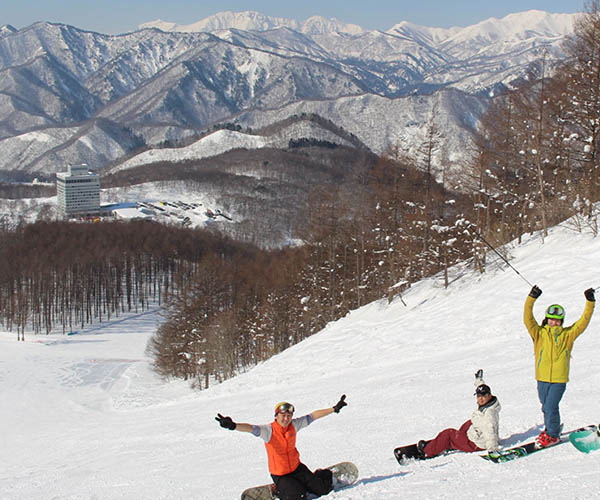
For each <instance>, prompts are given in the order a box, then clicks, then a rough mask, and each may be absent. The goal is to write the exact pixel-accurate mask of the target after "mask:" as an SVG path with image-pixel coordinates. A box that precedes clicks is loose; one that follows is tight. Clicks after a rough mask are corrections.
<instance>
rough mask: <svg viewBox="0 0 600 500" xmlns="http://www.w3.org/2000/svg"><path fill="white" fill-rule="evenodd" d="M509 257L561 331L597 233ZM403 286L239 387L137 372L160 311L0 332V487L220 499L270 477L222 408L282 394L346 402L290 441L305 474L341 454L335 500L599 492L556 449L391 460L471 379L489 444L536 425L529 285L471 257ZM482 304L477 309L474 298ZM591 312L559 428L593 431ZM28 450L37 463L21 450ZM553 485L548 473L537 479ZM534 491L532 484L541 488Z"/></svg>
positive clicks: (599, 247)
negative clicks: (501, 458) (496, 425)
mask: <svg viewBox="0 0 600 500" xmlns="http://www.w3.org/2000/svg"><path fill="white" fill-rule="evenodd" d="M509 254H510V258H511V264H512V265H513V266H514V267H515V268H516V269H518V270H519V271H520V273H521V274H522V276H523V277H525V278H526V279H527V280H529V281H530V282H531V283H536V284H538V285H539V286H540V287H541V289H542V290H543V294H542V296H541V297H540V298H539V299H538V300H537V302H536V305H535V307H534V314H535V315H536V317H537V318H538V320H540V319H541V316H542V315H543V311H544V308H545V307H546V306H547V305H548V304H550V303H554V302H559V303H560V304H562V305H563V306H564V307H565V308H566V311H567V319H566V321H567V323H568V324H570V323H571V322H573V321H575V320H576V319H577V318H578V317H579V315H580V314H581V312H582V311H583V307H584V300H585V299H584V296H583V290H585V289H586V288H589V287H598V286H599V285H600V282H599V280H600V278H599V277H598V275H597V274H595V273H594V271H593V270H594V269H597V262H598V259H599V258H600V238H594V237H593V236H592V235H591V234H589V233H585V232H584V233H579V232H577V231H574V226H572V225H571V226H570V225H568V224H563V225H562V226H561V227H557V228H553V229H552V230H551V232H550V236H549V237H548V238H546V239H545V240H544V241H542V239H541V237H540V235H539V234H535V235H534V236H533V237H528V236H526V237H525V238H524V242H523V243H522V244H521V245H519V246H515V245H512V246H510V247H509ZM451 280H452V283H451V286H450V288H448V289H444V288H443V286H442V280H441V278H431V279H428V280H425V281H423V282H420V283H418V284H416V285H414V286H413V287H412V288H411V289H410V290H408V291H407V292H406V293H405V294H404V296H403V300H404V302H405V304H406V305H404V304H403V303H402V302H401V301H400V300H398V299H396V300H395V301H394V302H392V303H391V304H388V303H387V301H377V302H374V303H372V304H369V305H366V306H364V307H362V308H360V309H358V310H356V311H353V312H352V313H350V314H349V315H348V316H347V317H345V318H343V319H342V320H339V321H337V322H334V323H331V324H329V325H328V326H327V327H326V328H325V329H324V330H323V331H321V332H320V333H318V334H316V335H314V336H312V337H310V338H309V339H307V340H306V341H304V342H302V343H300V344H298V345H296V346H294V347H292V348H290V349H288V350H286V351H285V352H283V353H281V354H279V355H277V356H274V357H273V358H271V359H270V360H268V361H266V362H264V363H262V364H261V365H259V366H257V367H255V368H254V369H252V370H250V371H248V372H247V373H245V374H242V375H240V376H238V377H236V378H234V379H231V380H228V381H226V382H224V383H222V384H220V385H216V386H214V387H212V388H210V389H208V390H206V391H203V392H200V393H196V392H192V391H190V390H189V389H187V384H186V383H184V382H180V381H171V382H166V381H161V380H160V379H158V378H157V377H156V376H155V375H154V374H153V373H152V372H151V371H150V370H149V361H150V360H149V359H148V358H147V357H146V355H145V354H144V349H145V345H146V341H147V339H148V338H149V336H150V335H151V334H152V332H153V331H154V329H155V328H156V324H157V321H158V320H159V318H158V317H157V315H156V314H155V313H154V312H153V313H144V314H138V315H130V316H127V317H121V318H119V319H118V320H116V321H114V322H112V323H107V324H104V325H96V326H94V327H90V328H88V329H83V330H82V331H80V332H79V333H78V335H74V336H68V337H67V336H62V335H52V336H50V337H46V336H40V337H33V336H29V337H27V340H28V341H27V342H25V343H17V342H16V341H15V340H14V335H9V334H8V333H0V349H1V350H2V352H3V358H2V362H0V390H1V391H2V394H3V404H2V405H1V406H0V424H1V425H2V426H3V428H4V429H11V432H10V433H5V435H4V436H3V445H2V447H1V448H0V460H1V461H2V463H3V470H2V474H1V476H2V481H0V497H2V498H11V500H26V499H27V500H38V499H39V500H42V499H44V500H45V499H47V498H65V499H75V498H86V499H87V498H102V499H103V500H117V499H122V498H131V499H140V500H142V499H146V498H161V499H163V500H175V499H179V500H198V499H202V500H226V499H227V500H230V499H232V498H238V496H239V493H240V492H241V491H242V490H243V489H244V488H246V487H248V486H252V485H257V484H262V483H264V482H266V481H268V474H267V469H266V455H265V450H264V446H263V444H262V442H261V441H260V440H259V439H257V438H255V437H253V436H251V435H248V434H245V433H238V432H230V431H226V430H224V429H221V428H220V427H219V426H218V424H217V423H216V422H215V420H214V417H215V415H216V413H217V412H220V413H222V414H224V415H231V416H232V418H233V419H234V420H236V421H238V422H249V423H256V424H261V423H268V422H269V421H270V420H271V418H272V408H273V405H274V404H275V403H276V402H277V401H281V400H282V399H285V400H289V401H291V402H293V403H294V404H295V406H296V408H297V413H298V414H304V413H307V412H309V411H312V410H315V409H317V408H323V407H328V406H330V405H333V404H334V403H335V402H336V401H337V400H338V398H339V396H340V394H342V393H346V394H347V401H348V403H349V405H348V407H346V408H344V409H343V410H342V412H341V413H340V414H339V415H331V416H328V417H325V418H323V419H322V420H319V421H317V422H315V423H313V424H312V425H311V426H310V427H309V428H307V429H305V430H303V431H302V433H301V434H300V435H299V437H298V448H299V450H300V453H301V458H302V460H303V462H304V463H306V464H307V465H308V466H309V467H311V468H317V467H320V466H324V465H328V464H331V463H335V462H339V461H341V460H352V461H353V462H355V463H356V464H357V466H358V468H359V472H360V478H359V481H358V482H357V483H356V485H354V486H353V487H351V488H348V489H346V490H343V491H340V492H337V493H332V494H330V495H329V496H328V497H327V498H328V499H329V498H331V499H332V500H359V499H360V500H397V499H398V498H428V499H456V500H458V499H464V498H482V497H484V496H487V495H489V489H490V488H493V495H494V497H501V498H508V497H515V496H518V497H524V498H528V499H533V500H536V499H540V500H541V499H547V498H577V499H592V498H597V485H598V482H597V481H598V480H597V473H598V460H599V459H600V455H598V454H597V453H593V454H590V455H584V454H582V453H580V452H578V451H577V450H575V449H574V448H573V447H572V446H571V445H569V444H565V445H561V446H558V447H556V448H553V449H551V450H547V451H544V452H541V453H538V454H535V455H533V456H531V457H527V458H523V459H520V460H518V461H515V462H512V463H509V464H502V465H497V464H492V463H489V462H486V461H484V460H482V459H481V458H479V457H478V454H477V453H473V454H464V453H455V454H451V455H448V456H441V457H438V458H435V459H433V460H430V461H427V462H419V463H410V464H407V465H403V466H400V465H399V464H398V463H397V462H396V460H395V459H394V457H393V454H392V450H393V448H394V447H395V446H398V445H401V444H406V443H411V442H414V441H416V440H418V439H421V438H431V437H433V436H435V434H436V433H437V432H438V431H439V430H441V429H442V428H445V427H458V426H460V425H461V424H462V423H463V422H464V421H465V420H467V419H468V418H469V416H470V414H471V412H472V411H473V410H474V408H475V401H474V398H473V374H474V373H475V371H476V370H477V369H478V368H483V370H484V377H485V379H486V382H487V383H488V384H489V385H490V386H491V388H492V391H493V392H494V394H495V395H497V396H498V398H499V399H500V402H501V404H502V411H501V414H500V437H501V444H503V445H504V446H510V445H514V444H517V443H519V442H524V441H526V440H529V439H531V438H532V437H533V436H534V435H536V434H537V433H539V432H540V429H541V426H542V418H541V411H540V408H539V402H538V401H537V394H536V389H535V381H534V366H533V365H534V360H533V347H532V343H531V339H530V338H529V336H528V334H527V333H526V331H525V327H524V326H523V324H522V308H523V303H524V301H525V298H526V296H527V294H528V292H529V289H530V286H529V284H527V283H525V282H524V280H522V279H521V278H520V277H519V276H518V275H517V274H516V273H514V272H513V271H512V270H510V269H509V268H507V266H506V264H504V263H503V262H502V261H499V260H497V259H495V257H494V254H491V253H490V254H489V258H488V265H487V268H486V272H485V273H484V274H479V273H476V272H474V271H473V270H472V269H471V268H470V267H469V266H467V265H464V264H463V265H459V266H456V267H455V268H453V269H452V272H451ZM474 304H477V307H473V305H474ZM599 328H600V311H596V312H595V315H594V316H593V318H592V321H591V324H590V325H589V327H588V329H587V330H586V331H585V332H584V333H583V335H582V336H581V337H579V338H578V339H577V341H576V343H575V348H574V351H573V357H572V363H571V377H570V378H571V380H570V382H569V384H568V386H567V391H566V393H565V396H564V398H563V400H562V403H561V415H562V421H563V422H564V424H565V428H573V427H578V426H580V425H582V424H589V423H597V422H598V415H600V401H599V400H598V398H596V397H594V396H593V394H594V390H595V388H596V387H598V386H599V384H600V372H599V369H598V363H597V353H598V352H599V350H600V335H598V330H599ZM32 456H35V457H36V460H35V461H32V460H31V457H32ZM549 477H551V478H552V480H551V481H549V480H548V478H549ZM540 484H543V485H544V486H543V488H540Z"/></svg>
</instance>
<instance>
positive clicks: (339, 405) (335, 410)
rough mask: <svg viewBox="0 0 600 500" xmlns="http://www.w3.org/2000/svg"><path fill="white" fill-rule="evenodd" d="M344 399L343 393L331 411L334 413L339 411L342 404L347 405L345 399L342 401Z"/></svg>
mask: <svg viewBox="0 0 600 500" xmlns="http://www.w3.org/2000/svg"><path fill="white" fill-rule="evenodd" d="M344 399H346V395H345V394H343V395H342V397H341V398H340V400H339V401H338V402H337V403H336V404H335V406H334V407H333V411H334V412H336V413H339V412H340V410H341V409H342V408H343V407H344V406H348V403H346V401H344Z"/></svg>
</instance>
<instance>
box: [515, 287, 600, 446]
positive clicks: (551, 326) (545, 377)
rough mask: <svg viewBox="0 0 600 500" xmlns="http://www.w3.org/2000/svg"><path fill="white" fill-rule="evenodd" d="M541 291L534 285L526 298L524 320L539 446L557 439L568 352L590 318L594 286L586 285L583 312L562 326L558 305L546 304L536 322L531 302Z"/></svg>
mask: <svg viewBox="0 0 600 500" xmlns="http://www.w3.org/2000/svg"><path fill="white" fill-rule="evenodd" d="M541 294H542V290H540V289H539V288H538V287H537V286H536V285H534V286H533V288H532V289H531V291H530V292H529V296H528V297H527V300H526V301H525V309H524V313H523V321H524V323H525V326H526V327H527V331H528V332H529V335H530V336H531V339H532V340H533V349H534V352H535V378H536V380H537V390H538V396H539V398H540V403H541V404H542V412H543V414H544V425H545V429H544V430H543V431H542V432H541V433H540V435H539V436H538V437H537V439H536V441H537V445H538V446H539V447H546V446H550V445H553V444H556V443H558V441H559V435H560V412H559V409H558V405H559V403H560V400H561V398H562V397H563V394H564V393H565V389H566V388H567V382H568V381H569V364H570V361H571V351H572V350H573V344H574V343H575V339H576V338H577V337H579V335H581V334H582V333H583V331H584V330H585V329H586V327H587V326H588V324H589V322H590V320H591V319H592V313H593V312H594V305H595V300H596V299H595V297H594V289H593V288H588V289H587V290H586V291H585V292H584V295H585V298H586V303H585V309H584V311H583V314H582V315H581V317H580V318H579V319H578V320H577V321H576V322H575V323H573V324H572V325H571V326H566V327H565V326H563V323H564V320H565V310H564V308H563V307H562V306H561V305H559V304H552V305H551V306H549V307H548V308H547V309H546V317H545V318H544V320H543V322H542V324H541V325H538V323H537V321H536V320H535V318H534V317H533V304H534V303H535V301H536V299H537V298H538V297H539V296H540V295H541Z"/></svg>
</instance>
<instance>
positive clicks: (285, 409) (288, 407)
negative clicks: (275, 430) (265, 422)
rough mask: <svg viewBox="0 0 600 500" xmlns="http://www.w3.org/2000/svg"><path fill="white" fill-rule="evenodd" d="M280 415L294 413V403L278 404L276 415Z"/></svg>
mask: <svg viewBox="0 0 600 500" xmlns="http://www.w3.org/2000/svg"><path fill="white" fill-rule="evenodd" d="M278 413H289V414H290V415H291V414H293V413H294V405H293V404H292V403H286V402H283V403H277V405H276V406H275V415H277V414H278Z"/></svg>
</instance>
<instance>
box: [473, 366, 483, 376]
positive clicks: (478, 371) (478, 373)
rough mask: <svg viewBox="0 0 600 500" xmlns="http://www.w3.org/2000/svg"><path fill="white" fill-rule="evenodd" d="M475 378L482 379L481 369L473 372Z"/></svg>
mask: <svg viewBox="0 0 600 500" xmlns="http://www.w3.org/2000/svg"><path fill="white" fill-rule="evenodd" d="M475 378H483V370H482V369H481V368H480V369H479V370H477V371H476V372H475Z"/></svg>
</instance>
